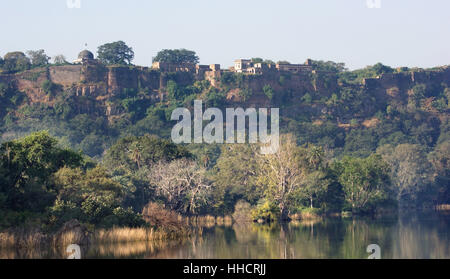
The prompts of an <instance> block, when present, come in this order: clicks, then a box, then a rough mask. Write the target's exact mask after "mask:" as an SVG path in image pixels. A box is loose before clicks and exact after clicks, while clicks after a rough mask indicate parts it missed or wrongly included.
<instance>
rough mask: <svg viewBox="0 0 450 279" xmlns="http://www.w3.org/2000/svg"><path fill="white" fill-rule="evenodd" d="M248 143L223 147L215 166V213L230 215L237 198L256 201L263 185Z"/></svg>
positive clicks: (262, 190)
mask: <svg viewBox="0 0 450 279" xmlns="http://www.w3.org/2000/svg"><path fill="white" fill-rule="evenodd" d="M254 152H255V151H254V150H253V148H252V147H251V146H250V145H246V144H231V145H224V146H222V150H221V154H220V157H219V159H217V164H216V165H215V166H214V176H213V180H214V192H213V195H214V205H213V207H214V208H215V210H216V211H217V212H222V213H225V214H229V213H231V212H232V211H233V208H234V206H235V203H236V202H237V201H238V200H241V199H242V200H245V201H247V202H249V203H251V204H253V205H254V204H256V203H257V201H258V200H259V199H261V198H262V197H263V194H264V188H263V187H261V186H260V185H258V182H257V180H258V177H257V175H258V164H257V163H258V162H257V160H256V157H255V153H254Z"/></svg>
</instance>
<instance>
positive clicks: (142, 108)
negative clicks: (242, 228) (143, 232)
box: [0, 42, 450, 230]
mask: <svg viewBox="0 0 450 279" xmlns="http://www.w3.org/2000/svg"><path fill="white" fill-rule="evenodd" d="M27 54H28V55H25V54H24V53H21V52H14V53H8V54H7V55H5V57H4V58H3V59H1V58H0V68H1V72H0V74H5V75H6V74H9V75H13V74H17V73H23V72H26V71H28V70H30V69H40V68H45V67H48V66H50V65H68V64H69V63H68V62H67V61H66V59H65V58H64V56H62V55H59V56H57V57H55V58H54V59H53V62H52V63H50V57H48V56H47V55H46V54H45V52H44V51H42V50H40V51H30V52H28V53H27ZM133 57H134V52H133V51H132V49H131V48H130V47H128V46H126V45H125V44H124V43H123V42H116V43H111V44H106V45H104V46H101V47H99V50H98V59H99V61H101V63H103V64H104V65H126V66H128V67H130V68H132V67H135V66H134V65H132V64H131V62H132V60H133ZM253 60H254V61H261V62H262V63H268V64H270V63H274V62H272V61H270V60H264V59H261V58H254V59H253ZM154 61H159V62H170V63H185V62H186V63H187V62H189V63H197V62H198V61H199V58H198V57H197V56H196V54H195V52H193V51H188V50H163V51H161V52H160V53H158V55H157V56H155V58H154ZM312 66H313V68H314V69H315V71H316V72H317V73H321V72H324V73H329V74H322V75H320V74H308V75H309V76H308V79H310V80H311V82H312V83H318V82H319V79H320V82H322V84H325V87H326V85H327V84H328V81H327V79H328V78H329V76H333V77H335V78H336V79H337V84H338V86H337V87H331V86H330V87H329V89H328V90H325V91H326V93H319V92H314V91H312V92H306V93H305V92H301V93H299V92H295V91H293V90H291V89H289V90H284V89H283V88H284V87H283V86H284V84H286V83H287V82H288V80H289V79H291V78H292V74H285V75H282V76H280V78H279V79H278V81H277V82H278V86H277V88H274V86H271V85H269V84H267V85H264V86H263V90H262V92H254V91H252V90H251V88H249V87H248V86H247V83H246V79H248V78H249V77H248V76H247V75H245V74H240V73H234V72H224V73H223V74H222V75H221V78H220V80H218V83H217V84H216V85H215V86H213V85H212V84H211V83H210V82H208V81H206V80H195V79H194V78H193V77H192V78H191V82H189V83H188V84H186V83H179V82H177V79H176V78H174V79H173V80H170V79H169V81H168V82H167V85H166V86H165V88H164V89H162V90H161V92H160V93H161V94H163V95H164V98H162V99H161V100H158V101H154V100H152V99H150V98H149V94H150V92H149V91H148V89H146V88H126V89H123V90H122V92H121V93H120V94H116V95H115V96H113V97H111V99H110V100H109V102H111V103H114V104H115V105H116V107H119V108H120V114H119V115H118V117H116V118H115V119H114V121H111V119H110V118H108V116H107V115H106V114H105V110H104V108H102V107H100V106H99V105H98V104H96V102H97V101H96V99H94V98H91V97H89V96H78V95H75V94H74V93H73V92H71V91H67V90H65V88H63V87H62V86H60V85H58V84H55V83H52V82H43V83H42V85H41V87H42V88H41V89H42V91H43V92H45V93H46V94H47V95H48V100H50V101H47V102H32V101H31V100H30V99H29V97H28V96H27V95H26V94H24V93H23V92H20V91H19V90H18V89H17V88H15V87H14V86H12V85H11V84H6V83H0V132H1V134H2V137H1V138H0V140H1V142H2V143H1V147H0V228H10V227H18V226H23V225H26V226H40V227H43V228H46V229H49V230H52V229H56V228H58V227H60V226H62V225H63V224H64V223H65V222H67V221H70V220H73V219H77V220H79V221H80V222H83V223H85V224H90V225H94V226H98V227H105V228H109V227H112V226H126V227H127V226H128V227H138V226H144V225H145V222H144V220H143V217H144V216H143V214H142V212H143V211H145V209H146V207H148V205H149V204H157V205H159V206H161V207H163V208H164V209H165V210H169V211H173V212H176V213H177V214H180V215H183V216H198V215H212V216H228V215H233V216H235V218H241V217H242V216H244V217H242V218H247V219H250V220H254V221H257V220H259V221H261V222H263V221H266V222H271V221H276V220H288V219H293V218H304V217H305V216H314V215H321V214H341V213H343V212H352V213H353V214H374V213H377V214H383V213H388V212H395V211H396V210H399V209H400V210H401V209H402V208H418V209H422V208H433V207H435V206H437V205H441V204H449V203H450V167H449V164H450V161H449V160H450V123H449V109H450V106H449V104H450V103H449V102H450V84H445V83H442V84H434V83H420V82H417V83H416V84H415V85H414V86H413V87H412V88H410V89H408V91H407V94H406V95H405V96H402V97H399V98H392V99H387V98H383V97H380V96H379V95H377V94H375V91H374V90H372V89H371V88H370V87H368V86H364V79H370V78H377V77H379V76H381V75H385V74H392V73H410V72H414V71H416V72H420V71H424V70H423V69H408V68H399V69H394V68H391V67H389V66H385V65H383V64H376V65H374V66H369V67H367V68H364V69H360V70H354V71H349V70H348V69H346V68H345V65H344V64H342V63H335V62H324V61H312ZM429 70H430V71H432V70H433V69H429ZM173 76H174V77H175V76H176V73H173ZM30 78H32V77H30ZM313 85H315V84H313ZM279 88H281V89H279ZM397 90H398V88H397ZM230 92H237V95H238V98H237V99H233V100H232V99H230V98H229V95H230ZM255 98H256V99H261V100H264V104H269V105H270V107H277V108H280V113H281V123H280V127H281V133H282V137H281V147H280V150H279V152H278V153H276V154H272V155H261V154H259V149H258V146H257V145H256V144H233V145H218V144H212V145H207V144H186V145H175V144H174V143H172V142H171V140H170V133H171V129H172V127H173V126H174V124H175V123H176V122H174V121H171V120H170V119H171V113H172V111H173V110H174V109H175V108H177V107H187V108H190V109H192V107H193V101H194V100H196V99H199V100H203V103H204V105H205V107H217V108H221V109H225V108H227V107H244V108H245V107H250V106H253V105H255V104H252V100H255ZM80 107H89V110H86V109H80ZM147 211H148V210H147Z"/></svg>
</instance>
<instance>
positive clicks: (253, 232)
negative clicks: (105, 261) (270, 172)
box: [0, 213, 450, 259]
mask: <svg viewBox="0 0 450 279" xmlns="http://www.w3.org/2000/svg"><path fill="white" fill-rule="evenodd" d="M195 230H196V231H197V232H196V233H195V234H194V236H193V237H192V238H190V239H185V240H183V241H175V242H167V241H164V242H156V243H139V242H138V243H123V244H114V245H111V244H109V245H92V246H90V247H83V248H82V257H83V258H136V259H142V258H145V259H154V258H158V259H161V258H162V259H186V258H187V259H210V258H213V259H234V258H237V259H242V258H244V259H247V258H250V259H328V258H338V259H367V258H368V257H369V255H370V254H371V253H368V252H367V247H368V246H369V245H371V244H376V245H378V246H379V247H380V256H381V258H383V259H391V258H394V259H410V258H419V259H449V258H450V234H449V231H450V215H448V214H447V215H444V214H437V213H432V214H410V215H399V216H395V217H384V218H377V219H371V218H346V219H341V218H327V219H324V220H321V221H302V222H291V223H286V224H272V225H259V224H234V225H233V226H211V227H200V228H195ZM65 257H67V255H66V254H64V251H60V252H54V251H46V250H45V249H44V250H27V251H11V250H7V251H5V250H4V251H0V258H65Z"/></svg>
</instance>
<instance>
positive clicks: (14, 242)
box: [0, 231, 48, 248]
mask: <svg viewBox="0 0 450 279" xmlns="http://www.w3.org/2000/svg"><path fill="white" fill-rule="evenodd" d="M47 242H48V237H47V236H46V235H44V234H42V233H41V232H38V231H29V232H25V231H12V232H3V233H0V247H2V248H6V247H19V248H32V247H38V246H40V245H41V244H43V243H47Z"/></svg>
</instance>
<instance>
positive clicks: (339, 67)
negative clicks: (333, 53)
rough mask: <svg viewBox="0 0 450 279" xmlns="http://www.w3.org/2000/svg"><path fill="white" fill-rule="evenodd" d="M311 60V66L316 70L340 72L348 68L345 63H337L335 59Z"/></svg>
mask: <svg viewBox="0 0 450 279" xmlns="http://www.w3.org/2000/svg"><path fill="white" fill-rule="evenodd" d="M310 62H311V66H312V67H313V69H314V70H316V71H325V72H333V73H340V72H345V71H347V70H348V69H347V68H346V67H345V63H336V62H333V61H316V60H310Z"/></svg>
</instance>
